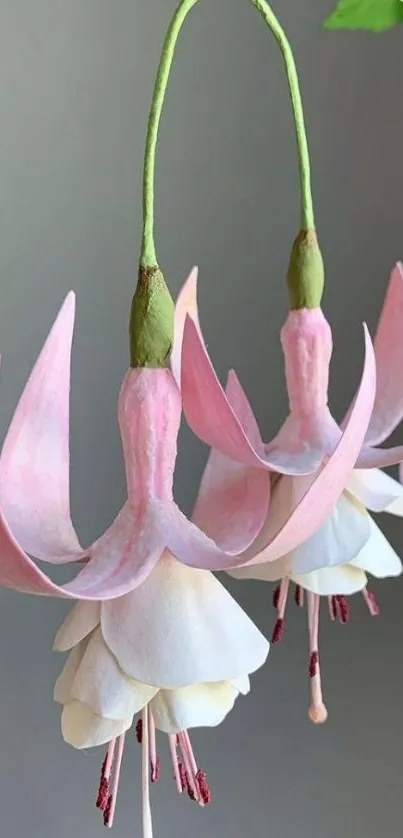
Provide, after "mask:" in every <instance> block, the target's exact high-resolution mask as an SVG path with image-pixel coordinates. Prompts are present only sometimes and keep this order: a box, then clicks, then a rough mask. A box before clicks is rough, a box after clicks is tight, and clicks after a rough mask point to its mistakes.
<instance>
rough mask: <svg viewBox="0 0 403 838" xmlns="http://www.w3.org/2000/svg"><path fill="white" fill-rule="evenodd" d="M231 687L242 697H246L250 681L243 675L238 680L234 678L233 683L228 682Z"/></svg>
mask: <svg viewBox="0 0 403 838" xmlns="http://www.w3.org/2000/svg"><path fill="white" fill-rule="evenodd" d="M230 683H231V684H232V686H233V687H236V689H237V690H238V691H239V692H240V693H242V695H248V692H250V680H249V676H248V675H243V676H241V677H240V678H235V679H234V680H233V681H231V682H230Z"/></svg>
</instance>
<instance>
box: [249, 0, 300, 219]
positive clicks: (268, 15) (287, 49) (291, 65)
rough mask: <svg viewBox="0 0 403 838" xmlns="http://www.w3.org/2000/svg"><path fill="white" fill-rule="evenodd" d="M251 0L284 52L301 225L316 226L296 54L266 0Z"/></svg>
mask: <svg viewBox="0 0 403 838" xmlns="http://www.w3.org/2000/svg"><path fill="white" fill-rule="evenodd" d="M251 3H252V5H253V6H255V7H256V9H257V10H258V12H259V13H260V15H261V16H262V18H263V20H264V21H265V22H266V23H267V25H268V26H269V28H270V29H271V31H272V33H273V35H274V37H275V39H276V41H277V43H278V45H279V47H280V49H281V52H282V54H283V58H284V64H285V69H286V73H287V78H288V85H289V89H290V96H291V103H292V109H293V115H294V124H295V135H296V139H297V147H298V160H299V174H300V181H301V229H302V230H309V229H312V228H314V227H315V221H314V212H313V203H312V190H311V166H310V161H309V150H308V140H307V136H306V128H305V120H304V110H303V106H302V98H301V91H300V86H299V81H298V73H297V68H296V66H295V61H294V56H293V54H292V50H291V46H290V44H289V41H288V39H287V36H286V34H285V32H284V30H283V28H282V26H281V25H280V23H279V21H278V20H277V18H276V16H275V14H274V12H273V10H272V9H271V7H270V6H269V4H268V3H267V2H266V0H251Z"/></svg>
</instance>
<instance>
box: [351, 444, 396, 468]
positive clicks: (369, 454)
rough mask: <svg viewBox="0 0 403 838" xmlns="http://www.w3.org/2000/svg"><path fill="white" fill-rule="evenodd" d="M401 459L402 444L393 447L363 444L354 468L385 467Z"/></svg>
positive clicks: (393, 464)
mask: <svg viewBox="0 0 403 838" xmlns="http://www.w3.org/2000/svg"><path fill="white" fill-rule="evenodd" d="M402 461H403V445H397V446H396V447H395V448H371V447H370V446H369V445H364V446H363V448H362V450H361V453H360V456H359V457H358V460H357V463H356V468H386V467H387V466H395V465H396V464H397V463H401V462H402Z"/></svg>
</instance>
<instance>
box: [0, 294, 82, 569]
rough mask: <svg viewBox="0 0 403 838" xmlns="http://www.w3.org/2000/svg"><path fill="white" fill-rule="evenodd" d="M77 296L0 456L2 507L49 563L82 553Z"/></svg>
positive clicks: (60, 319) (24, 540)
mask: <svg viewBox="0 0 403 838" xmlns="http://www.w3.org/2000/svg"><path fill="white" fill-rule="evenodd" d="M74 313H75V296H74V294H73V292H70V294H68V296H67V297H66V300H65V302H64V304H63V306H62V307H61V309H60V311H59V314H58V316H57V317H56V320H55V322H54V324H53V326H52V329H51V331H50V333H49V336H48V338H47V340H46V342H45V344H44V346H43V349H42V351H41V353H40V355H39V357H38V360H37V361H36V363H35V366H34V368H33V370H32V372H31V375H30V377H29V379H28V382H27V384H26V386H25V389H24V391H23V393H22V396H21V398H20V401H19V403H18V406H17V409H16V411H15V413H14V416H13V419H12V421H11V425H10V428H9V431H8V433H7V436H6V439H5V442H4V446H3V449H2V453H1V457H0V506H1V511H2V515H3V517H4V518H5V520H6V521H7V525H8V527H9V529H10V531H11V532H12V534H13V537H14V538H15V539H16V541H17V542H18V543H19V544H20V546H21V548H22V549H23V550H24V551H26V552H28V553H31V555H33V556H35V557H36V558H39V559H43V560H45V561H48V562H53V563H61V562H65V561H72V560H74V558H76V557H78V555H79V554H81V552H82V548H81V547H80V544H79V542H78V540H77V536H76V534H75V531H74V528H73V525H72V523H71V518H70V490H69V396H70V356H71V345H72V339H73V330H74Z"/></svg>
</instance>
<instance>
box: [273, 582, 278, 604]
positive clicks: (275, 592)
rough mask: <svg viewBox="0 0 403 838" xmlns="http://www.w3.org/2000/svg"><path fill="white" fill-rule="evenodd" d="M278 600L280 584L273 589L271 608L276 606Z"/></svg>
mask: <svg viewBox="0 0 403 838" xmlns="http://www.w3.org/2000/svg"><path fill="white" fill-rule="evenodd" d="M279 601H280V585H278V586H277V588H276V589H275V591H273V608H278V604H279Z"/></svg>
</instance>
